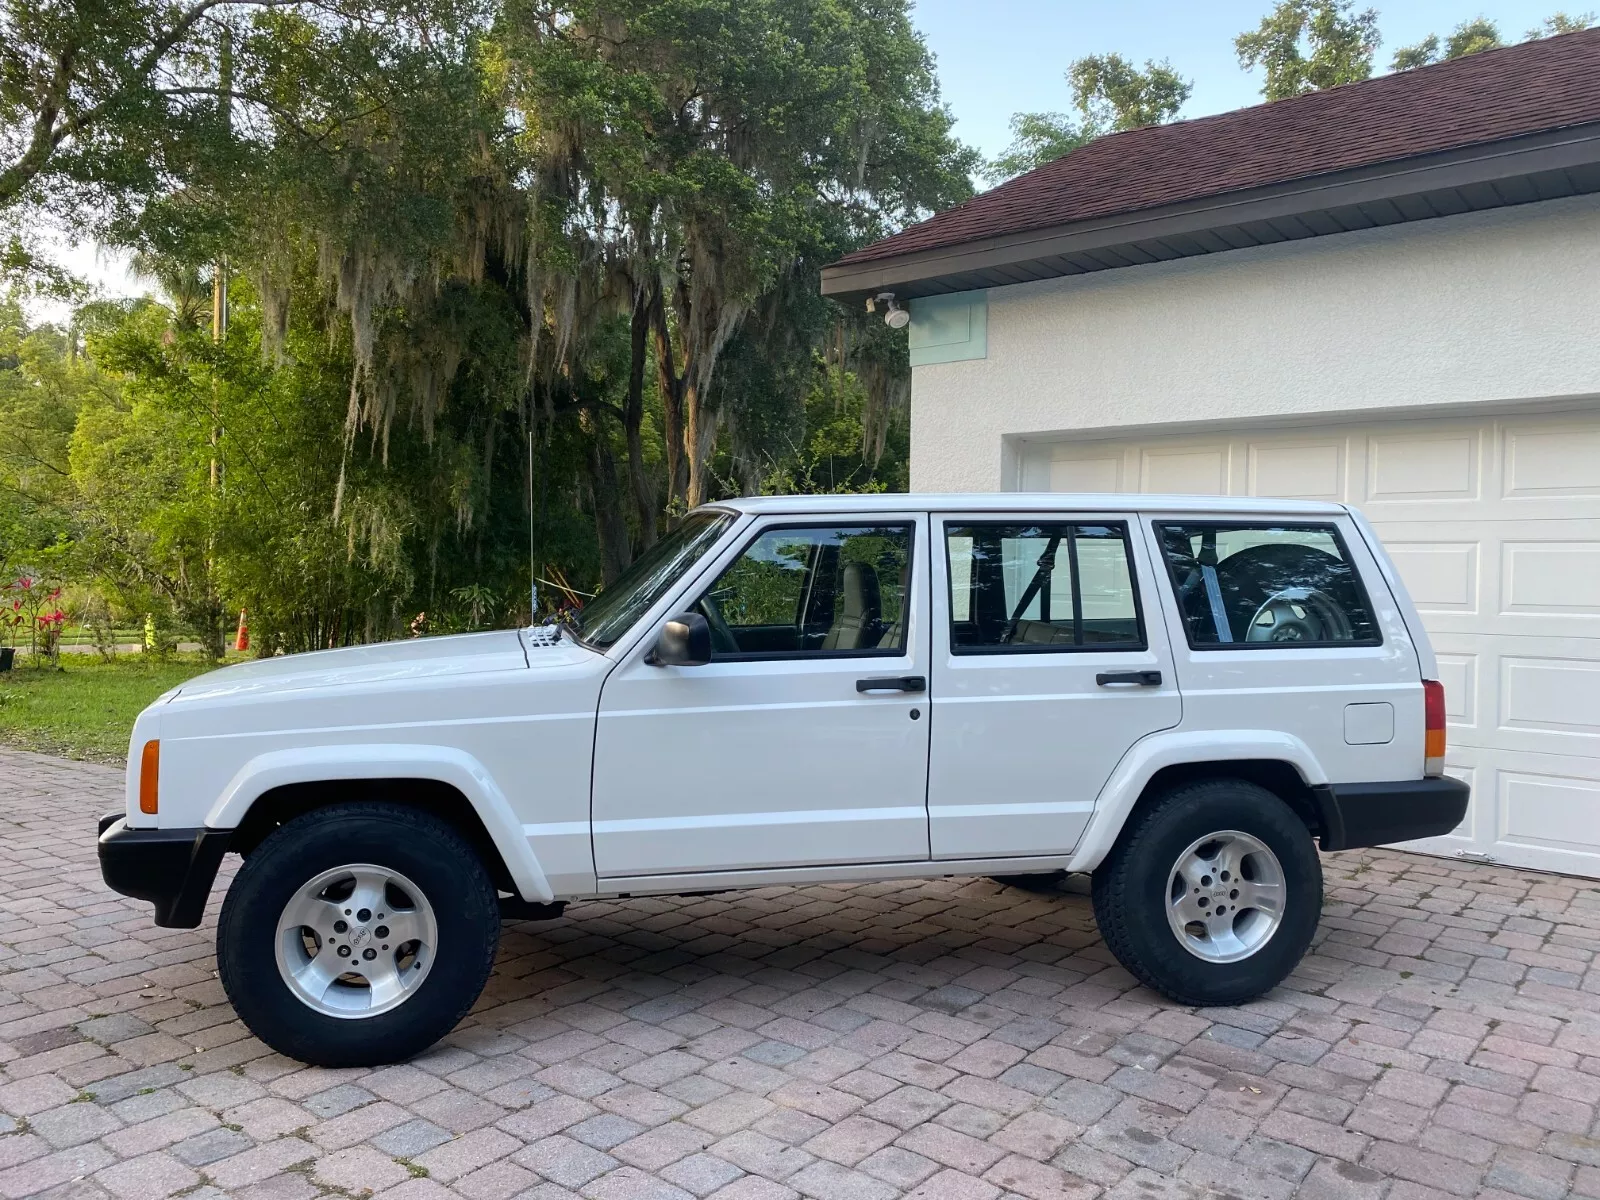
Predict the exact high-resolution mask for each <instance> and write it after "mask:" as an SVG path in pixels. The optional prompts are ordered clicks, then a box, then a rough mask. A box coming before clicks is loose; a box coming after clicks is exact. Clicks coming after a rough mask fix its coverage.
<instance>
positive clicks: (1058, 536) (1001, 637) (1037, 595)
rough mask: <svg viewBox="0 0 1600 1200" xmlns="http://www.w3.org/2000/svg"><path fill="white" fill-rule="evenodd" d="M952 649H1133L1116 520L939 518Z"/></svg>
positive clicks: (1128, 568)
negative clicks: (947, 572) (946, 564)
mask: <svg viewBox="0 0 1600 1200" xmlns="http://www.w3.org/2000/svg"><path fill="white" fill-rule="evenodd" d="M945 553H946V554H947V556H948V561H949V566H950V645H951V648H952V649H953V650H954V652H955V653H957V654H983V653H990V654H993V653H1004V652H1007V651H1010V652H1027V651H1046V652H1049V651H1064V650H1127V649H1142V648H1143V646H1144V631H1143V628H1142V627H1141V625H1140V623H1139V607H1138V601H1137V596H1136V594H1135V588H1134V575H1133V568H1132V565H1131V562H1130V559H1129V554H1128V531H1127V527H1126V526H1125V525H1121V524H1087V523H1086V524H1076V523H1070V522H1041V523H1039V524H1026V525H1024V524H1015V523H1009V522H1008V523H998V522H997V523H993V524H991V523H987V522H985V523H975V524H970V525H956V524H951V525H946V526H945Z"/></svg>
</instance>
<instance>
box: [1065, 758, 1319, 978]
mask: <svg viewBox="0 0 1600 1200" xmlns="http://www.w3.org/2000/svg"><path fill="white" fill-rule="evenodd" d="M1092 893H1093V897H1094V911H1095V919H1096V921H1097V922H1098V923H1099V926H1100V932H1101V934H1102V936H1104V937H1105V939H1106V945H1107V946H1108V947H1109V948H1110V950H1111V952H1112V953H1113V954H1115V955H1116V956H1117V959H1118V961H1119V962H1121V963H1122V965H1123V966H1125V967H1127V968H1128V970H1129V971H1131V972H1132V973H1133V974H1134V975H1135V976H1136V977H1137V978H1138V979H1139V980H1140V982H1142V983H1145V984H1147V985H1148V986H1150V987H1152V988H1154V989H1155V990H1156V991H1158V992H1161V993H1162V994H1163V995H1166V996H1168V997H1170V998H1172V999H1173V1000H1176V1001H1178V1002H1179V1003H1180V1004H1194V1005H1208V1004H1239V1003H1242V1002H1243V1001H1245V1000H1251V999H1254V998H1255V997H1257V996H1260V995H1261V994H1263V993H1264V992H1267V991H1269V990H1271V989H1272V988H1273V987H1276V986H1277V985H1278V984H1279V983H1281V982H1283V980H1284V979H1285V978H1287V977H1288V975H1289V972H1291V971H1292V970H1294V968H1295V965H1296V964H1297V963H1298V962H1299V961H1300V959H1301V956H1302V955H1304V954H1305V952H1306V949H1307V947H1309V946H1310V944H1311V937H1312V934H1314V933H1315V932H1316V928H1317V920H1318V917H1319V916H1320V913H1321V908H1322V864H1321V861H1320V860H1319V858H1318V857H1317V848H1316V845H1315V843H1314V842H1313V841H1312V840H1311V833H1310V831H1309V830H1308V829H1307V828H1306V826H1305V823H1304V822H1303V821H1302V820H1301V819H1300V818H1299V817H1298V816H1296V815H1295V813H1294V812H1293V811H1292V810H1291V809H1290V808H1289V806H1288V805H1286V804H1285V803H1284V802H1283V801H1282V800H1280V799H1279V798H1278V797H1277V796H1275V795H1273V794H1272V793H1271V792H1269V791H1267V790H1266V789H1265V788H1262V787H1258V786H1257V785H1255V784H1252V783H1247V782H1245V781H1243V780H1233V779H1218V780H1207V781H1204V782H1201V783H1194V784H1188V785H1185V786H1182V787H1179V788H1175V789H1174V790H1172V791H1170V792H1168V793H1167V794H1165V795H1164V796H1162V797H1160V798H1159V799H1157V800H1156V802H1155V803H1154V804H1151V805H1149V806H1148V807H1146V808H1144V809H1142V810H1141V811H1139V812H1137V813H1136V814H1135V815H1134V816H1133V817H1132V818H1130V820H1129V824H1128V827H1127V828H1125V829H1124V830H1123V833H1122V836H1121V838H1119V839H1118V841H1117V845H1116V846H1115V847H1114V848H1113V849H1112V851H1111V853H1110V854H1109V855H1107V857H1106V860H1105V861H1104V862H1103V863H1101V864H1100V867H1099V868H1098V869H1097V870H1096V871H1095V872H1094V877H1093V881H1092Z"/></svg>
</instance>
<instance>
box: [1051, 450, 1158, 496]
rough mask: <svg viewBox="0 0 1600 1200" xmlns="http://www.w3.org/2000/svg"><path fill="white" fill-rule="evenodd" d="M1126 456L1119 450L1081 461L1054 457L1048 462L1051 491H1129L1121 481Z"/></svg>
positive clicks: (1125, 483) (1124, 481) (1124, 482)
mask: <svg viewBox="0 0 1600 1200" xmlns="http://www.w3.org/2000/svg"><path fill="white" fill-rule="evenodd" d="M1125 457H1126V456H1125V455H1124V454H1123V453H1122V452H1121V451H1117V452H1115V453H1107V454H1096V455H1086V456H1085V457H1083V458H1056V459H1052V460H1051V462H1050V476H1049V478H1050V490H1051V491H1052V492H1131V491H1135V490H1137V489H1135V488H1131V487H1129V486H1128V485H1127V482H1126V480H1124V478H1123V462H1124V459H1125Z"/></svg>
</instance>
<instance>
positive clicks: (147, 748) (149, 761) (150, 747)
mask: <svg viewBox="0 0 1600 1200" xmlns="http://www.w3.org/2000/svg"><path fill="white" fill-rule="evenodd" d="M160 775H161V743H160V742H159V741H156V740H154V739H151V740H150V741H148V742H146V743H145V744H144V753H143V754H141V755H140V756H139V811H140V812H142V813H148V814H150V815H151V816H154V815H155V813H156V806H157V803H158V797H157V794H156V785H157V783H158V782H159V779H160Z"/></svg>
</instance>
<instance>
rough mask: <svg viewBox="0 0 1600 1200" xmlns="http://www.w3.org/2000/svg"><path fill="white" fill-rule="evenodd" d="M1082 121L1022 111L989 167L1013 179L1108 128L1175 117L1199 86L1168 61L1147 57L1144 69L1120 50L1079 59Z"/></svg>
mask: <svg viewBox="0 0 1600 1200" xmlns="http://www.w3.org/2000/svg"><path fill="white" fill-rule="evenodd" d="M1066 79H1067V83H1068V84H1069V85H1070V86H1071V88H1072V103H1073V106H1074V107H1075V108H1076V109H1077V111H1078V116H1077V119H1076V121H1074V119H1073V118H1071V117H1069V116H1067V115H1065V114H1063V113H1053V112H1040V113H1017V114H1016V115H1014V116H1013V117H1012V118H1011V144H1010V145H1009V146H1007V147H1006V149H1005V150H1004V151H1003V152H1002V153H1001V154H1000V155H999V157H997V158H995V159H993V160H992V161H991V162H989V163H988V164H987V165H986V166H985V167H984V173H985V175H987V176H988V178H989V179H990V180H991V181H993V182H996V183H998V182H1000V181H1001V180H1004V179H1009V178H1010V177H1011V176H1013V175H1020V174H1022V173H1023V172H1025V171H1031V170H1033V169H1034V168H1035V167H1038V166H1042V165H1043V164H1045V163H1047V162H1052V161H1054V160H1055V159H1058V158H1061V157H1062V156H1064V155H1066V154H1069V153H1071V152H1072V151H1073V150H1076V149H1077V148H1078V147H1079V146H1082V145H1084V144H1085V143H1087V142H1091V141H1093V140H1094V139H1095V138H1097V137H1100V136H1102V135H1104V134H1107V133H1117V132H1120V131H1122V130H1127V129H1139V128H1141V127H1142V126H1145V125H1159V124H1162V123H1163V122H1165V121H1170V120H1172V119H1173V118H1174V117H1175V116H1177V115H1178V111H1179V110H1180V109H1181V108H1182V107H1183V105H1184V104H1185V102H1187V101H1188V99H1189V96H1190V95H1191V94H1192V93H1193V91H1194V83H1193V81H1191V80H1187V79H1184V78H1183V77H1182V76H1181V75H1179V74H1178V73H1177V72H1176V71H1175V70H1173V68H1172V64H1171V63H1170V62H1168V61H1165V60H1163V61H1161V62H1159V63H1158V62H1155V61H1154V60H1146V62H1145V64H1144V69H1143V70H1140V69H1139V68H1138V67H1136V66H1134V65H1133V63H1131V62H1129V61H1128V60H1127V59H1126V58H1124V57H1123V56H1122V55H1120V54H1093V55H1089V56H1088V57H1086V58H1080V59H1077V60H1075V61H1074V62H1073V63H1072V65H1071V66H1069V67H1068V68H1067V72H1066Z"/></svg>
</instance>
